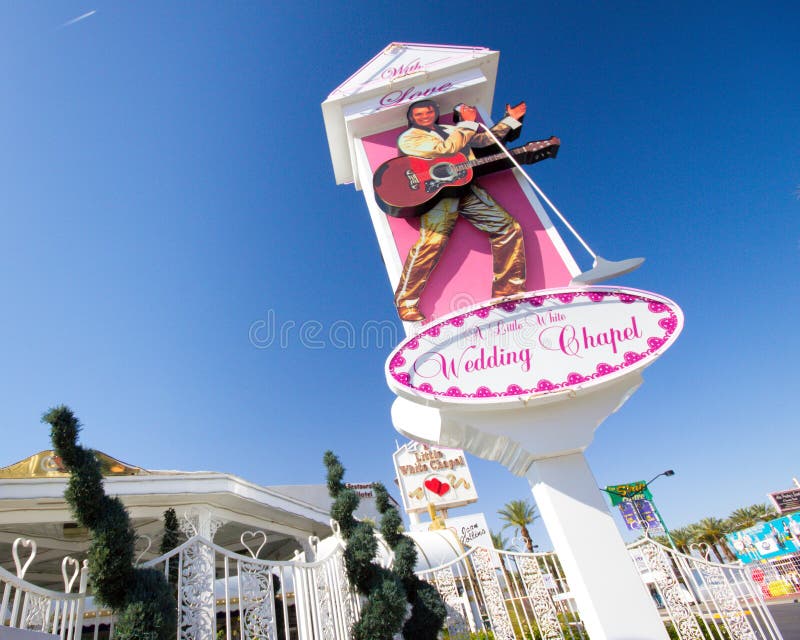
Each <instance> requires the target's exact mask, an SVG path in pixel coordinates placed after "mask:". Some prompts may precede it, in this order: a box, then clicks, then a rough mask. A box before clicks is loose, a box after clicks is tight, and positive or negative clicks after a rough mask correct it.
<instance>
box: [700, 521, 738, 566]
mask: <svg viewBox="0 0 800 640" xmlns="http://www.w3.org/2000/svg"><path fill="white" fill-rule="evenodd" d="M692 530H693V533H694V540H695V542H704V543H705V544H707V545H708V546H709V547H710V548H711V550H712V551H713V552H714V555H715V556H717V560H719V561H720V562H721V563H724V562H725V560H724V559H723V558H722V556H721V555H720V553H719V547H722V550H723V551H724V552H725V555H726V556H727V557H728V560H730V561H734V560H736V556H734V555H733V553H732V552H731V550H730V549H729V548H728V545H727V544H726V543H725V534H726V533H728V528H727V526H726V522H725V521H724V520H722V519H721V518H714V517H710V518H703V519H702V520H700V521H699V522H697V523H696V524H694V525H692Z"/></svg>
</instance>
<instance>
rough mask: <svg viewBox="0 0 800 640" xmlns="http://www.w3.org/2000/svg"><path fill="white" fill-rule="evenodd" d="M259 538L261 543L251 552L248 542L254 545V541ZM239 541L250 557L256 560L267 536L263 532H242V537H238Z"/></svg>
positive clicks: (265, 542)
mask: <svg viewBox="0 0 800 640" xmlns="http://www.w3.org/2000/svg"><path fill="white" fill-rule="evenodd" d="M258 536H261V538H262V541H261V544H260V545H259V547H258V549H256V550H255V551H253V548H252V547H251V546H250V545H249V544H248V542H247V541H248V540H250V541H252V542H253V543H254V544H255V541H256V540H255V539H256V538H257V537H258ZM239 541H240V542H241V543H242V544H243V545H244V548H245V549H247V552H248V553H249V554H250V555H251V556H252V558H253V559H254V560H258V554H259V553H261V550H262V549H263V548H264V545H265V544H267V534H266V533H264V532H263V531H261V530H259V531H243V532H242V535H241V536H239Z"/></svg>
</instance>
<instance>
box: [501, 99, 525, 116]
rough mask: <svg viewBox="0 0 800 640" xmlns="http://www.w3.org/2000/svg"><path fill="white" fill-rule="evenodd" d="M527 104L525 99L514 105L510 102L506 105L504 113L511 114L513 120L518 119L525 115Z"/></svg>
mask: <svg viewBox="0 0 800 640" xmlns="http://www.w3.org/2000/svg"><path fill="white" fill-rule="evenodd" d="M527 108H528V107H527V106H526V104H525V101H524V100H523V101H522V102H520V103H519V104H516V105H514V106H513V107H512V106H511V105H510V104H507V105H506V115H508V116H511V117H512V118H514V119H515V120H519V119H520V118H521V117H522V116H524V115H525V111H526V110H527Z"/></svg>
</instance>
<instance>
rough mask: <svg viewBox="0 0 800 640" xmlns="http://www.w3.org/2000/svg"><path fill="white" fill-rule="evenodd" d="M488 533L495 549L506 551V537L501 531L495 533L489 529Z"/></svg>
mask: <svg viewBox="0 0 800 640" xmlns="http://www.w3.org/2000/svg"><path fill="white" fill-rule="evenodd" d="M489 535H490V536H491V537H492V544H493V545H494V548H495V549H500V550H501V551H506V550H507V549H508V538H506V537H505V536H504V535H503V532H502V531H501V532H500V533H495V532H494V531H491V530H490V531H489Z"/></svg>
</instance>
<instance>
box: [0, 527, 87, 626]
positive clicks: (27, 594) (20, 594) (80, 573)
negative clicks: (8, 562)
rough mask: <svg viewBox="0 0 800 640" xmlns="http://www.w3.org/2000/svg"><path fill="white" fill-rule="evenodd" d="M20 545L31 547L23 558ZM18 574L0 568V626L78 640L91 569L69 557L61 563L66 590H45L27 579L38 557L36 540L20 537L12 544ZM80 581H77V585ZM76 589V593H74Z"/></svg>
mask: <svg viewBox="0 0 800 640" xmlns="http://www.w3.org/2000/svg"><path fill="white" fill-rule="evenodd" d="M20 547H22V548H23V549H28V552H27V555H26V557H24V558H21V557H20ZM11 553H12V556H13V558H14V566H15V568H16V575H14V574H13V573H11V572H9V571H6V570H5V569H4V568H3V567H0V589H2V600H0V625H2V626H5V627H12V628H15V629H25V630H29V631H38V632H41V633H49V634H53V635H56V636H58V637H60V638H61V639H62V640H79V639H80V636H81V623H82V620H83V603H84V598H85V594H86V584H87V578H88V570H87V569H86V562H85V561H84V563H83V565H81V564H80V563H79V562H78V561H77V560H75V559H74V558H70V557H69V556H68V557H66V558H64V560H63V561H62V563H61V573H62V576H63V578H64V592H59V591H51V590H50V589H43V588H41V587H37V586H36V585H34V584H31V583H30V582H28V581H26V580H25V574H26V573H27V571H28V569H29V568H30V566H31V564H32V563H33V562H34V560H35V559H36V542H35V541H33V540H28V539H25V538H17V539H16V540H15V541H14V544H13V545H12V547H11ZM76 583H77V584H76ZM73 588H76V589H77V591H76V593H71V592H72V590H73Z"/></svg>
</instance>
